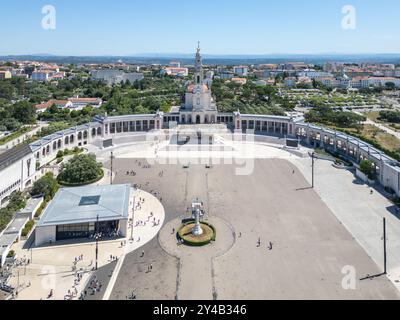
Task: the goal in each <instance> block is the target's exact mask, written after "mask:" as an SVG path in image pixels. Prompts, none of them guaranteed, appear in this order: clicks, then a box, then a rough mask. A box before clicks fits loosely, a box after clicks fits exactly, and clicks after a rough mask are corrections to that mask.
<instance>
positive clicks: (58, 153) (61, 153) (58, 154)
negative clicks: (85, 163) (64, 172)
mask: <svg viewBox="0 0 400 320" xmlns="http://www.w3.org/2000/svg"><path fill="white" fill-rule="evenodd" d="M63 156H64V152H63V151H62V150H59V151H58V152H57V159H59V158H62V157H63Z"/></svg>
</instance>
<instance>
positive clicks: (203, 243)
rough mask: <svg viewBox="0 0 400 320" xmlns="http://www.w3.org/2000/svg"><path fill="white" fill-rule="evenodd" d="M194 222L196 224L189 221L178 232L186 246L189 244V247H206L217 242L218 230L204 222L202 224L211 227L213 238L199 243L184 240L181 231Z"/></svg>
mask: <svg viewBox="0 0 400 320" xmlns="http://www.w3.org/2000/svg"><path fill="white" fill-rule="evenodd" d="M193 222H194V220H193V221H192V220H191V221H188V222H186V223H184V224H182V225H181V227H180V228H179V231H178V235H179V238H180V239H182V240H183V241H184V242H185V244H187V245H189V246H194V247H200V246H204V245H206V244H209V243H210V242H213V241H215V239H216V238H217V230H216V229H215V227H214V226H213V225H212V224H210V223H208V222H202V224H204V225H206V226H209V227H210V228H211V229H212V231H213V236H212V237H211V238H210V239H209V240H207V241H202V242H197V241H190V240H187V239H183V237H182V236H181V235H180V231H181V230H182V228H184V227H185V226H187V225H188V224H191V223H193Z"/></svg>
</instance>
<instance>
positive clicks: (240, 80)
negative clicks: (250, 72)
mask: <svg viewBox="0 0 400 320" xmlns="http://www.w3.org/2000/svg"><path fill="white" fill-rule="evenodd" d="M231 81H232V82H234V83H237V84H240V85H244V84H246V83H247V79H246V78H232V79H231Z"/></svg>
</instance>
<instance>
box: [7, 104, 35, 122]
mask: <svg viewBox="0 0 400 320" xmlns="http://www.w3.org/2000/svg"><path fill="white" fill-rule="evenodd" d="M13 117H14V118H15V119H17V120H19V121H20V122H22V123H24V124H32V123H35V121H36V110H35V108H34V106H33V105H32V104H31V103H29V102H28V101H20V102H17V103H16V104H14V105H13Z"/></svg>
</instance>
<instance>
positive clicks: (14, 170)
mask: <svg viewBox="0 0 400 320" xmlns="http://www.w3.org/2000/svg"><path fill="white" fill-rule="evenodd" d="M35 166H36V161H35V157H34V155H33V153H32V150H31V148H30V146H29V145H20V146H17V147H14V148H12V149H10V150H7V151H5V152H4V153H1V154H0V177H1V179H0V206H4V205H5V204H6V202H7V200H8V199H9V196H10V195H11V194H12V193H13V192H15V191H22V190H24V189H25V188H26V187H29V186H31V185H32V184H33V182H34V181H35V180H36V178H35V175H36V167H35Z"/></svg>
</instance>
